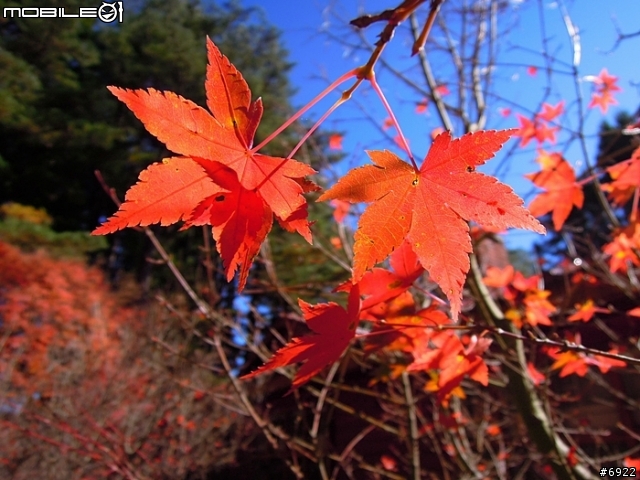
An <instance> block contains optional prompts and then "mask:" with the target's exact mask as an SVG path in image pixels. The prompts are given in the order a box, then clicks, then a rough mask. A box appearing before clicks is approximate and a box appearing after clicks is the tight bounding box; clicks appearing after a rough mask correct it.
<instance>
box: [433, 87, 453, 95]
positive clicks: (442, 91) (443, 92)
mask: <svg viewBox="0 0 640 480" xmlns="http://www.w3.org/2000/svg"><path fill="white" fill-rule="evenodd" d="M435 91H436V92H437V93H438V95H440V96H441V97H444V96H445V95H449V94H450V93H451V92H450V91H449V87H447V86H446V85H438V86H437V87H436V89H435Z"/></svg>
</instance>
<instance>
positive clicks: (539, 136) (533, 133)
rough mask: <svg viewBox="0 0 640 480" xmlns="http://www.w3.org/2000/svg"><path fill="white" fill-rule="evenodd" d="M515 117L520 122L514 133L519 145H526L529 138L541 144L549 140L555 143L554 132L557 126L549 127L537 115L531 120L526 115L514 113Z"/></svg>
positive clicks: (557, 128)
mask: <svg viewBox="0 0 640 480" xmlns="http://www.w3.org/2000/svg"><path fill="white" fill-rule="evenodd" d="M516 118H517V119H518V122H519V123H520V126H519V128H518V130H517V131H516V133H515V135H516V136H518V137H520V146H521V147H526V146H527V144H528V143H529V142H530V141H531V140H534V139H535V140H536V141H537V142H538V144H542V143H544V142H545V141H547V140H549V141H550V142H551V143H556V132H557V131H558V130H560V128H559V127H550V126H549V125H547V123H545V122H544V121H541V120H540V118H538V116H536V117H535V118H534V119H533V120H529V119H528V118H527V117H524V116H522V115H520V114H519V113H516Z"/></svg>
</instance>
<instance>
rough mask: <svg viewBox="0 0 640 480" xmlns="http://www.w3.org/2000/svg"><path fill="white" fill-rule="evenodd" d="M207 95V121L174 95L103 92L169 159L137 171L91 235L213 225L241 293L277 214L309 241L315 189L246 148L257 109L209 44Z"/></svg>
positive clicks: (303, 169) (284, 162)
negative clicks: (162, 147) (113, 98)
mask: <svg viewBox="0 0 640 480" xmlns="http://www.w3.org/2000/svg"><path fill="white" fill-rule="evenodd" d="M207 49H208V58H209V64H208V67H207V80H206V82H205V89H206V93H207V106H208V107H209V110H210V112H211V113H209V112H207V111H206V110H205V109H203V108H201V107H199V106H198V105H196V104H194V103H193V102H191V101H189V100H186V99H184V98H182V97H181V96H179V95H176V94H175V93H172V92H159V91H157V90H154V89H149V90H148V91H147V90H125V89H120V88H117V87H109V90H110V91H111V92H112V93H113V94H114V95H115V96H116V97H117V98H118V99H120V100H121V101H123V102H124V103H125V104H126V105H127V106H128V107H129V108H130V109H131V110H132V111H133V113H134V114H135V115H136V116H137V117H138V118H139V119H140V120H141V121H142V123H144V125H145V127H146V128H147V130H148V131H149V132H150V133H151V134H153V135H155V136H156V137H157V138H158V139H159V140H160V141H162V142H164V143H165V144H166V146H167V148H168V149H169V150H172V151H174V152H177V153H180V154H182V155H184V157H173V158H169V159H166V160H164V161H163V162H162V163H157V164H153V165H151V166H150V167H148V168H147V169H146V170H144V171H143V172H142V173H141V174H140V177H139V181H138V183H137V184H136V185H134V186H133V187H132V188H131V189H130V190H129V191H128V192H127V194H126V196H125V202H124V203H123V204H122V205H121V206H120V208H119V209H118V211H117V212H116V214H115V215H114V216H112V217H111V218H110V219H109V220H107V222H105V223H104V224H103V225H102V226H100V227H98V228H97V229H95V230H94V231H93V234H94V235H102V234H106V233H112V232H115V231H116V230H120V229H122V228H125V227H133V226H138V225H142V226H147V225H151V224H154V223H160V224H161V225H165V226H166V225H171V224H173V223H175V222H178V221H180V220H186V226H190V225H203V224H211V225H213V227H214V228H213V236H214V238H215V239H216V244H217V245H216V246H217V249H218V251H219V252H220V255H221V256H222V259H223V261H224V263H225V269H226V273H227V279H228V280H230V279H231V278H232V277H233V275H234V273H235V271H236V269H237V267H238V265H241V270H240V278H239V289H240V290H241V289H242V288H243V287H244V285H245V282H246V279H247V274H248V271H249V266H250V265H251V261H252V260H253V258H254V257H255V255H256V254H257V252H258V249H259V248H260V244H261V243H262V241H263V240H264V238H265V237H266V235H267V234H268V233H269V231H270V229H271V225H272V223H273V214H275V216H276V218H277V219H278V221H279V222H280V223H281V224H282V226H283V227H284V228H285V229H287V230H289V231H293V230H297V231H298V232H299V233H300V234H301V235H302V236H303V237H304V238H305V239H306V240H307V241H309V242H311V231H310V230H309V222H308V221H307V204H306V201H305V199H304V197H303V196H302V193H305V192H308V191H310V190H313V188H314V187H315V185H314V184H313V183H312V182H309V181H305V180H304V179H303V177H304V176H306V175H309V174H312V173H315V171H314V170H313V169H311V168H310V167H309V166H307V165H305V164H303V163H300V162H296V161H295V160H288V159H284V158H275V157H269V156H266V155H261V154H258V153H256V152H255V151H254V150H253V149H252V148H251V147H252V143H253V137H254V134H255V131H256V128H257V127H258V123H259V122H260V118H261V116H262V102H261V101H260V100H259V99H258V100H256V101H255V102H253V103H251V92H250V90H249V87H248V86H247V84H246V82H245V81H244V79H243V78H242V75H241V74H240V72H238V71H237V70H236V68H235V67H234V66H233V65H232V64H231V63H230V62H229V60H228V59H227V58H226V57H225V56H224V55H222V54H221V53H220V51H219V50H218V49H217V47H216V46H215V45H214V44H213V42H211V40H209V39H208V40H207Z"/></svg>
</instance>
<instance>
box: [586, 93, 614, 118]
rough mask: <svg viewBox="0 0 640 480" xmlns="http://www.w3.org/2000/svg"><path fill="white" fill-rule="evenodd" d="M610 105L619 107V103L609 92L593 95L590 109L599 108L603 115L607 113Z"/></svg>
mask: <svg viewBox="0 0 640 480" xmlns="http://www.w3.org/2000/svg"><path fill="white" fill-rule="evenodd" d="M609 105H618V101H617V100H616V99H615V98H613V95H611V93H609V92H603V93H597V92H594V93H592V94H591V101H590V102H589V108H594V107H599V108H600V111H601V112H602V113H607V110H609Z"/></svg>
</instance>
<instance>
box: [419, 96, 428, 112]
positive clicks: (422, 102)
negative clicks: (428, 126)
mask: <svg viewBox="0 0 640 480" xmlns="http://www.w3.org/2000/svg"><path fill="white" fill-rule="evenodd" d="M428 106H429V99H428V98H423V99H422V100H420V101H419V102H418V103H417V104H416V113H424V112H426V111H427V107H428Z"/></svg>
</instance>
